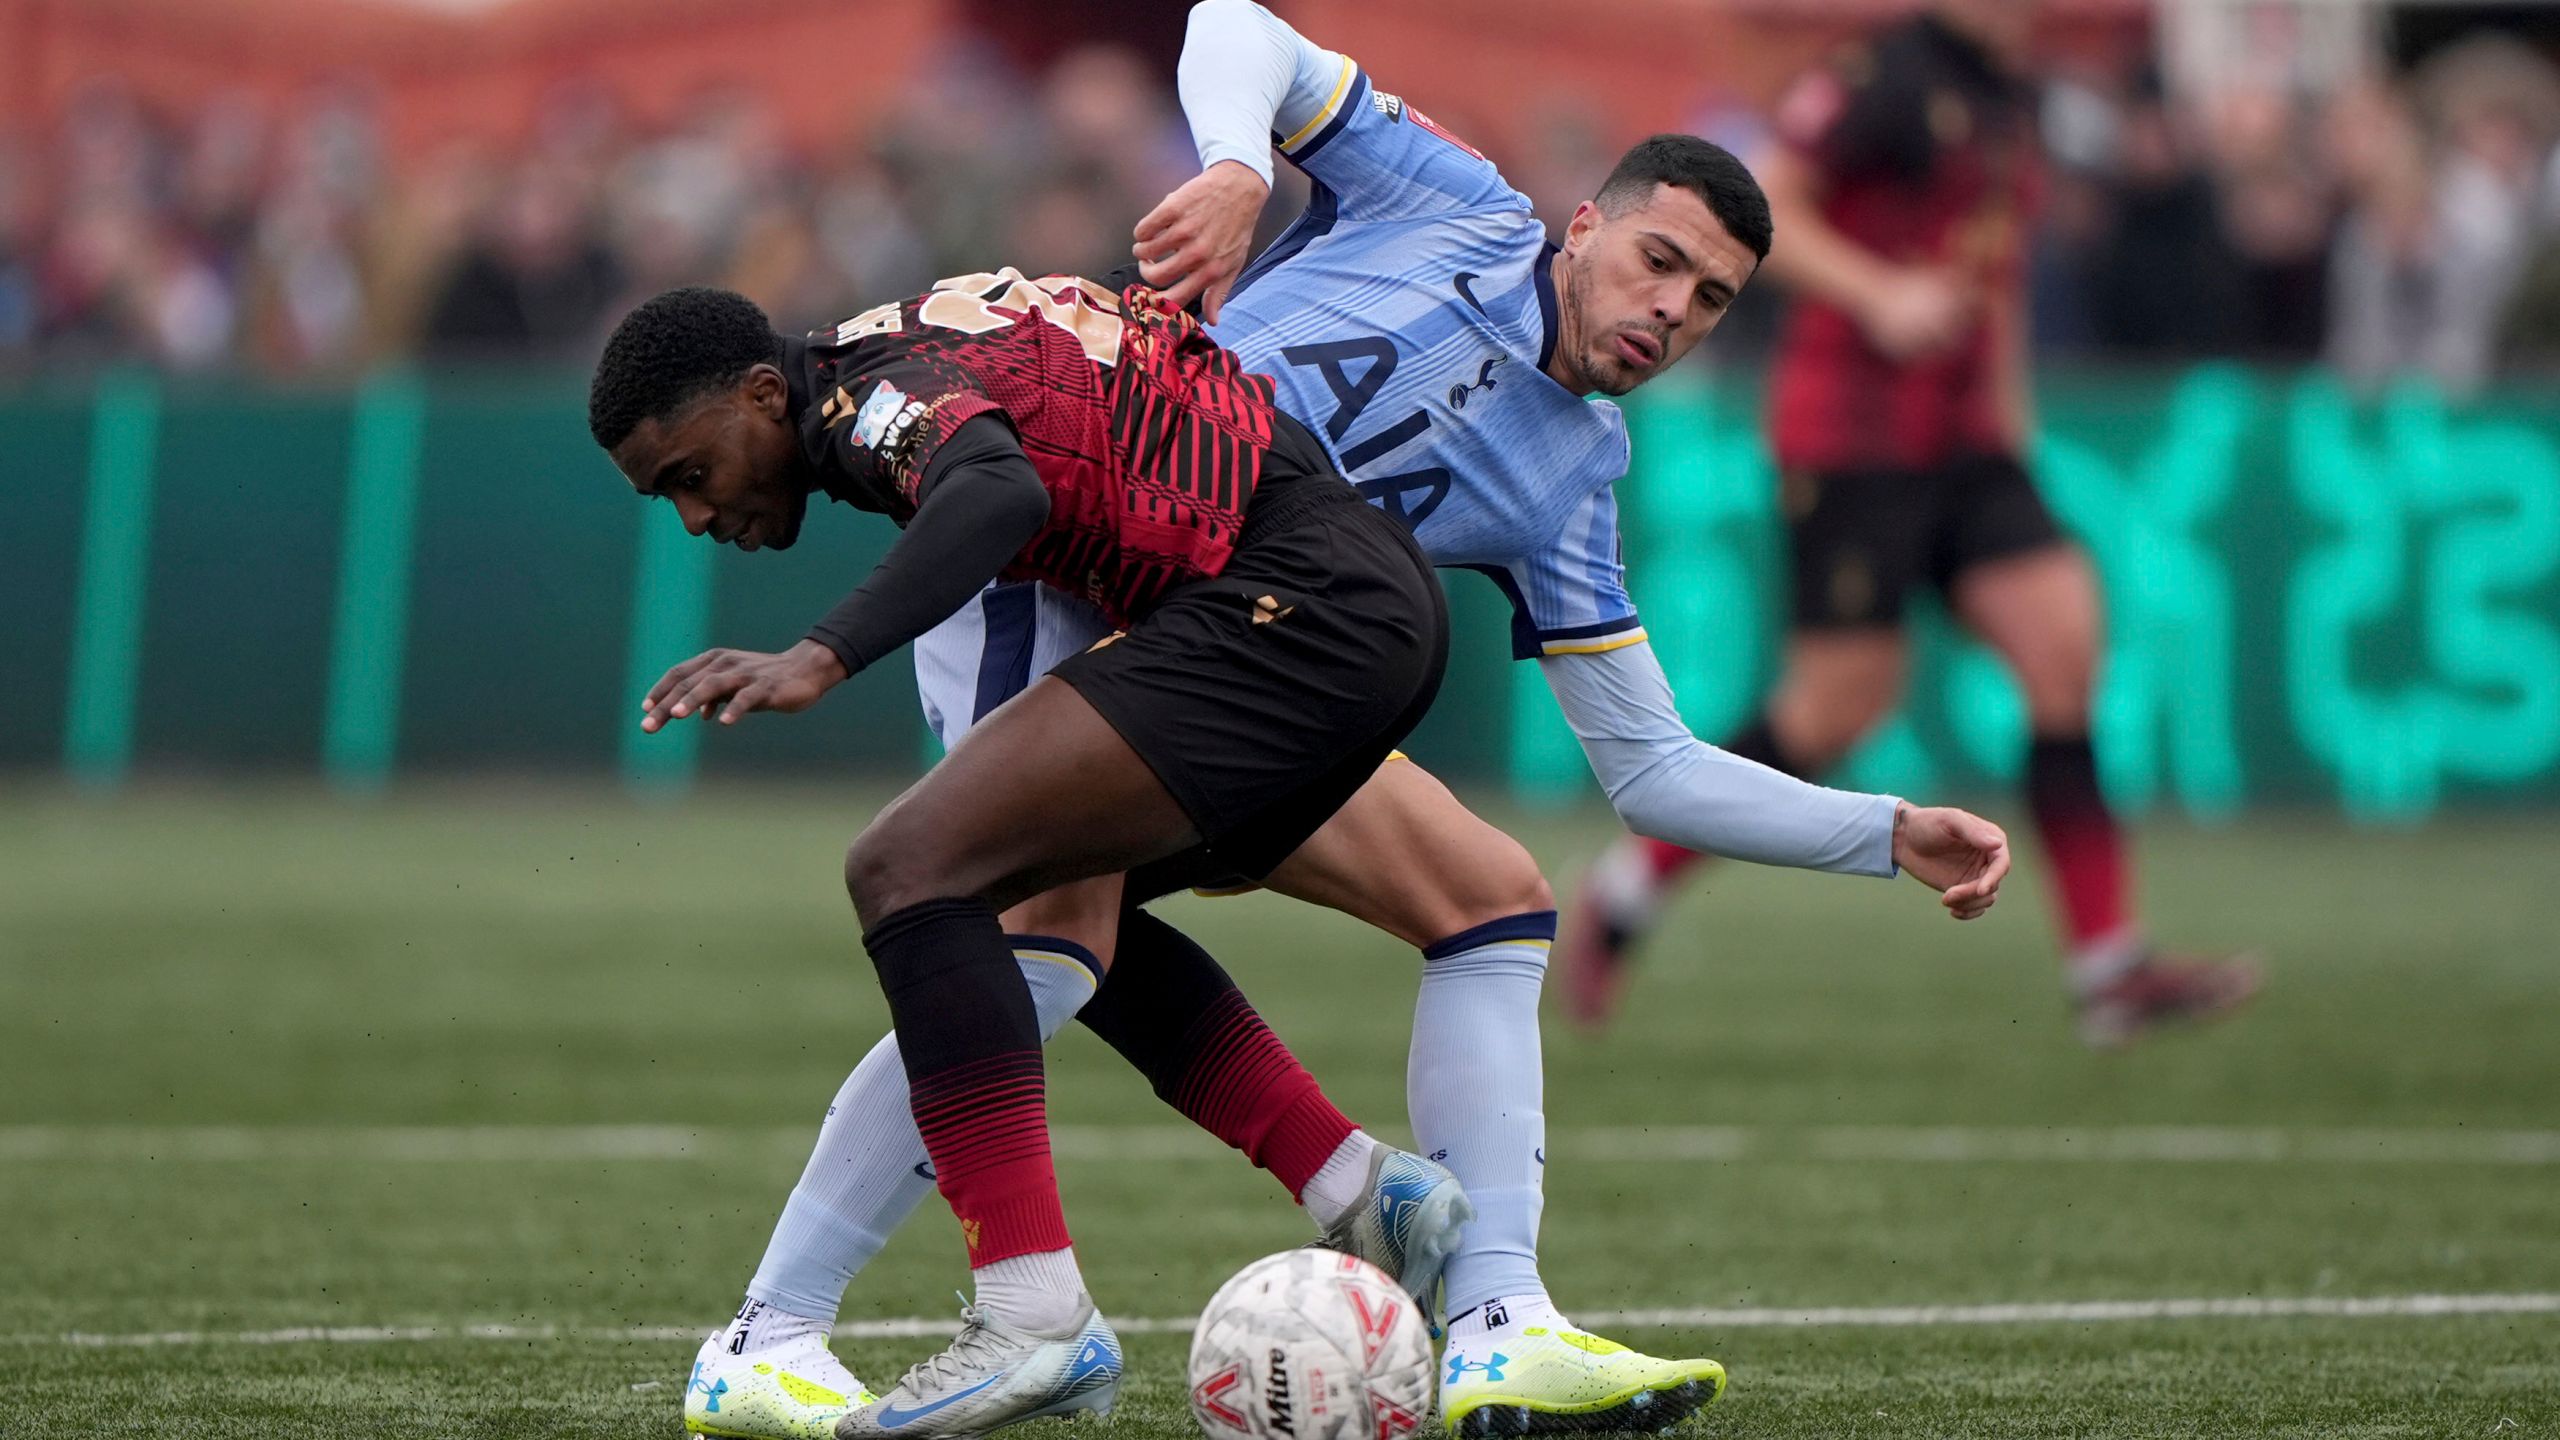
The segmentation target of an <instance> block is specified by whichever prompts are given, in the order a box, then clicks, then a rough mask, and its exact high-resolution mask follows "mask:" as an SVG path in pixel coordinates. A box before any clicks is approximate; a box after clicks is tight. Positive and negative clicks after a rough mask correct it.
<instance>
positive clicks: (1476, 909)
mask: <svg viewBox="0 0 2560 1440" xmlns="http://www.w3.org/2000/svg"><path fill="white" fill-rule="evenodd" d="M1485 828H1486V831H1487V838H1486V839H1485V840H1483V841H1481V842H1480V843H1478V844H1476V845H1474V846H1471V847H1470V852H1471V853H1470V854H1469V855H1468V857H1467V862H1466V863H1465V864H1464V865H1463V866H1458V867H1450V868H1443V867H1439V866H1433V867H1430V868H1429V869H1428V870H1427V871H1425V872H1424V873H1426V874H1428V875H1429V876H1430V877H1431V880H1430V882H1429V883H1427V884H1425V885H1424V886H1422V887H1421V888H1419V889H1416V890H1414V891H1412V892H1409V899H1410V900H1411V902H1412V908H1411V910H1410V911H1409V912H1408V914H1407V916H1406V917H1405V919H1404V920H1403V921H1402V922H1401V923H1400V924H1399V925H1397V926H1396V927H1395V928H1397V929H1399V930H1401V931H1403V932H1404V935H1403V938H1404V939H1406V940H1407V941H1409V942H1410V943H1412V944H1413V945H1414V946H1415V947H1416V948H1417V949H1429V948H1430V947H1431V946H1433V945H1436V944H1438V943H1439V942H1440V941H1442V940H1445V939H1447V938H1448V937H1450V936H1452V935H1460V934H1464V933H1466V932H1468V931H1470V930H1476V929H1480V928H1482V927H1484V926H1487V925H1492V924H1495V923H1498V922H1500V921H1504V920H1509V919H1512V918H1514V917H1517V916H1521V915H1537V914H1542V913H1546V912H1551V911H1553V910H1554V909H1555V908H1556V892H1555V890H1554V888H1553V887H1551V886H1549V885H1548V884H1547V877H1546V873H1545V872H1544V871H1542V870H1540V869H1539V868H1538V862H1537V860H1536V859H1535V858H1534V857H1533V856H1531V855H1530V854H1529V852H1528V851H1527V850H1525V849H1523V848H1521V845H1520V842H1518V841H1517V840H1514V839H1512V838H1511V837H1510V836H1508V835H1505V834H1503V833H1502V832H1501V831H1499V830H1495V829H1493V828H1492V827H1491V826H1487V827H1485Z"/></svg>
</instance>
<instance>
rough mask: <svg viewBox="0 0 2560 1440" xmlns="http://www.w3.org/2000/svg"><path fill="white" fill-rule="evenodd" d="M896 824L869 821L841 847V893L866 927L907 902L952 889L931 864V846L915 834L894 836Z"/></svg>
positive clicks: (940, 871) (946, 893)
mask: <svg viewBox="0 0 2560 1440" xmlns="http://www.w3.org/2000/svg"><path fill="white" fill-rule="evenodd" d="M886 818H887V817H885V816H884V817H883V820H885V819H886ZM902 828H903V827H900V826H897V825H893V824H884V823H880V822H876V821H875V822H874V823H873V824H872V825H871V826H870V827H868V828H867V829H865V830H864V831H863V832H862V833H861V834H860V835H857V836H855V837H854V841H853V844H852V845H850V846H848V847H846V849H845V852H844V889H845V894H847V895H848V896H851V897H852V899H853V913H854V914H855V915H856V916H857V917H859V918H860V919H861V921H862V923H863V924H864V925H866V926H868V925H873V924H877V923H878V922H879V920H880V919H881V917H883V916H886V915H894V914H896V913H898V912H899V911H901V910H904V909H906V908H907V907H908V906H910V905H915V904H920V903H922V902H924V901H926V900H932V899H936V898H939V897H940V896H943V895H948V894H951V893H952V890H951V885H950V881H949V878H948V877H947V875H944V874H943V871H942V867H940V866H938V865H936V864H935V863H934V858H933V855H934V852H933V849H932V847H931V846H930V845H928V844H926V843H925V842H924V839H923V837H921V836H911V835H902V834H900V833H899V831H900V830H901V829H902ZM937 877H939V879H940V883H939V886H938V888H937V884H936V881H937Z"/></svg>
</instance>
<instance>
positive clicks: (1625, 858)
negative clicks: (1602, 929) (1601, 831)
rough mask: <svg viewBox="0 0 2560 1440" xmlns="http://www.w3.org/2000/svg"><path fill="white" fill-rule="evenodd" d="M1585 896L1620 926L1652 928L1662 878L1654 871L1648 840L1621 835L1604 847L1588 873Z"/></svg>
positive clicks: (1584, 900)
mask: <svg viewBox="0 0 2560 1440" xmlns="http://www.w3.org/2000/svg"><path fill="white" fill-rule="evenodd" d="M1582 900H1583V903H1585V904H1589V905H1597V906H1599V907H1600V913H1601V914H1602V915H1604V916H1606V917H1607V918H1608V921H1609V923H1610V924H1611V925H1614V926H1616V927H1617V928H1619V929H1621V930H1644V929H1648V928H1650V927H1651V926H1652V924H1653V916H1654V912H1655V911H1656V910H1659V909H1660V908H1661V906H1662V881H1661V879H1660V878H1659V877H1658V876H1656V875H1655V874H1654V872H1653V859H1652V857H1651V856H1649V855H1647V854H1646V853H1645V842H1644V841H1642V840H1640V839H1638V838H1636V837H1635V836H1633V835H1621V836H1619V837H1618V838H1617V840H1616V841H1614V842H1613V843H1611V845H1610V846H1609V848H1608V849H1606V850H1603V851H1601V852H1600V858H1599V859H1597V860H1594V861H1592V862H1591V869H1590V870H1589V871H1588V872H1586V874H1585V877H1584V881H1583V891H1582Z"/></svg>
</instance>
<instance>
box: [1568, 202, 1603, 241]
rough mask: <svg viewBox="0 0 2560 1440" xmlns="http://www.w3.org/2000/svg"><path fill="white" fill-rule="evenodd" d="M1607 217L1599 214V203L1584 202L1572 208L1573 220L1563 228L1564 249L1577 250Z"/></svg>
mask: <svg viewBox="0 0 2560 1440" xmlns="http://www.w3.org/2000/svg"><path fill="white" fill-rule="evenodd" d="M1608 218H1609V217H1608V216H1606V215H1603V214H1601V213H1600V205H1599V202H1597V201H1594V200H1585V201H1583V202H1582V203H1581V204H1579V205H1576V206H1574V207H1573V219H1572V221H1571V222H1570V223H1568V224H1567V225H1566V226H1565V227H1564V248H1566V249H1567V250H1578V249H1580V248H1582V245H1583V243H1584V242H1585V241H1586V240H1588V239H1589V238H1590V236H1591V232H1592V231H1594V230H1597V229H1599V228H1600V224H1601V222H1602V221H1604V220H1606V219H1608Z"/></svg>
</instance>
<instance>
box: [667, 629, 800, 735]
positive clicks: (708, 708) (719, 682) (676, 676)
mask: <svg viewBox="0 0 2560 1440" xmlns="http://www.w3.org/2000/svg"><path fill="white" fill-rule="evenodd" d="M844 677H845V668H844V662H843V661H842V660H839V659H837V658H836V652H834V651H833V650H830V649H828V648H827V647H826V646H824V645H821V644H819V643H818V642H817V641H815V640H803V641H801V642H800V643H799V644H797V645H794V646H792V647H791V648H790V649H788V650H785V651H783V652H782V653H781V654H779V655H763V654H758V653H757V652H755V651H753V650H705V651H703V652H702V653H701V654H699V655H696V656H694V657H693V658H692V659H690V660H687V661H686V662H684V663H683V664H681V665H678V666H677V667H675V668H674V669H672V670H669V671H668V672H667V673H666V674H664V675H661V676H659V677H658V683H657V684H655V685H652V686H650V687H649V697H648V698H647V699H645V700H643V701H641V702H640V728H641V729H643V730H646V731H648V732H649V733H651V734H653V735H654V734H656V733H657V731H658V728H659V727H660V726H663V725H665V724H666V723H667V722H668V721H670V720H682V719H684V718H685V717H686V716H688V715H700V716H701V717H702V718H704V719H705V720H708V719H711V718H712V717H713V716H715V715H716V716H718V717H719V720H720V723H721V724H723V725H735V724H737V723H738V719H739V717H740V716H744V715H751V714H754V713H755V712H756V711H758V710H779V711H782V712H783V713H785V714H789V713H791V712H793V711H797V710H806V709H808V708H809V707H810V706H812V705H815V704H817V703H818V697H819V696H821V695H824V694H826V693H827V691H828V690H829V689H831V688H833V687H834V686H835V684H836V682H838V681H840V680H842V679H844Z"/></svg>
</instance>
